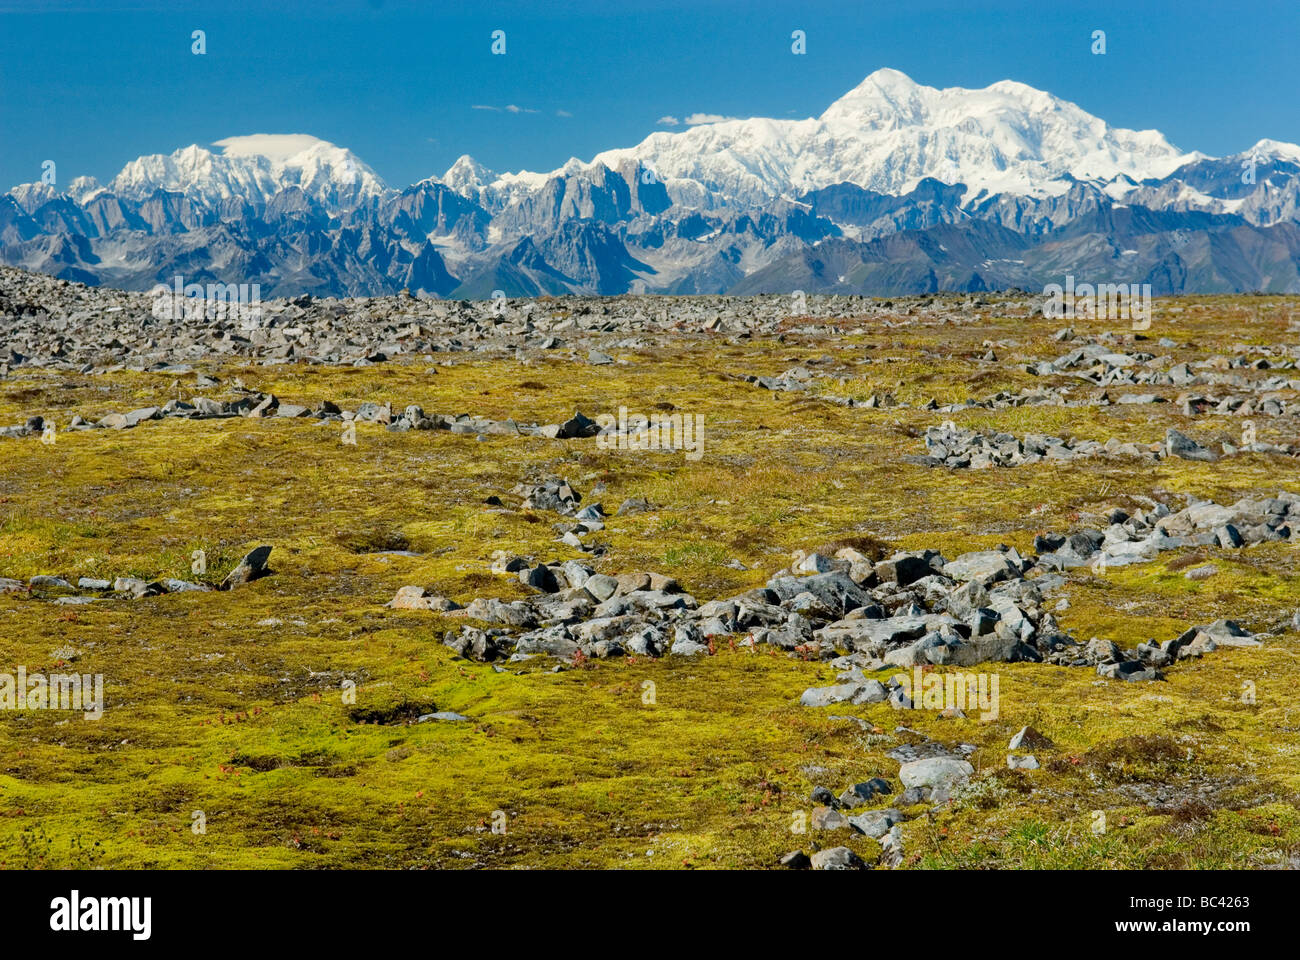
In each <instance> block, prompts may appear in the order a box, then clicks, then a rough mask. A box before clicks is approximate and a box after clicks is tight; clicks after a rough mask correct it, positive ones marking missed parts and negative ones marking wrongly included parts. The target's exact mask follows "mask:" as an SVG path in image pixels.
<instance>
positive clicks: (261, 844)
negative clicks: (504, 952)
mask: <svg viewBox="0 0 1300 960" xmlns="http://www.w3.org/2000/svg"><path fill="white" fill-rule="evenodd" d="M262 306H263V311H262V315H261V316H260V317H259V318H256V319H250V318H242V317H232V318H229V319H218V318H211V319H210V318H207V317H200V316H195V317H191V318H190V319H182V320H167V319H159V318H157V317H155V316H154V315H153V312H152V310H151V303H150V301H149V299H148V298H147V297H146V296H145V295H143V294H134V293H124V292H120V291H114V290H106V289H94V288H87V287H82V286H79V285H75V284H65V283H62V282H59V281H55V280H52V279H50V278H47V277H43V276H39V275H34V274H27V273H23V272H21V271H17V270H11V269H8V268H0V465H2V470H0V635H3V636H4V637H5V638H6V643H5V646H6V648H7V650H8V651H10V652H9V654H8V658H7V659H8V660H10V661H13V662H11V663H9V664H7V665H2V666H0V672H2V671H5V670H14V669H15V668H16V667H17V666H18V665H20V664H21V665H23V666H25V668H26V670H27V672H28V673H35V672H39V671H45V672H58V671H59V670H62V669H75V670H76V671H77V672H79V673H88V674H102V675H103V676H104V686H105V691H106V705H105V710H104V715H103V717H102V718H101V719H98V720H87V719H82V717H81V715H80V714H75V715H71V714H68V713H66V712H65V713H59V712H53V711H49V712H42V711H6V712H0V742H3V750H0V757H3V764H2V765H0V794H3V797H4V802H3V803H0V861H3V862H4V863H5V865H8V866H80V865H86V864H88V863H95V864H103V865H108V866H181V865H187V866H225V865H232V866H342V865H353V866H402V867H408V866H410V867H419V866H473V865H491V866H507V865H529V866H611V865H651V866H672V867H708V866H744V867H778V866H784V867H794V868H803V867H812V868H818V869H840V868H862V867H868V866H876V867H879V868H907V867H952V866H973V867H1005V868H1016V867H1045V866H1050V867H1111V866H1135V867H1204V866H1228V867H1268V866H1281V867H1287V866H1294V865H1295V864H1296V863H1297V861H1298V860H1300V804H1298V803H1297V799H1296V798H1297V788H1300V753H1298V752H1297V750H1296V748H1295V733H1296V730H1297V729H1298V727H1297V724H1298V723H1300V720H1297V719H1295V718H1293V717H1292V706H1291V703H1290V691H1291V690H1292V689H1293V688H1294V687H1295V685H1296V681H1297V680H1298V679H1300V664H1297V659H1296V652H1297V631H1298V630H1300V597H1298V596H1297V590H1296V587H1297V582H1298V579H1297V577H1296V575H1295V574H1294V570H1295V562H1296V556H1297V550H1300V476H1297V470H1296V466H1297V465H1296V459H1295V455H1296V452H1297V444H1298V443H1300V441H1298V440H1297V431H1296V420H1297V418H1296V416H1295V415H1294V414H1293V413H1292V412H1291V411H1292V410H1296V409H1300V407H1297V405H1296V404H1297V397H1298V396H1300V371H1298V370H1297V369H1296V364H1297V360H1298V359H1300V333H1297V331H1296V330H1294V329H1292V322H1291V311H1292V309H1293V308H1294V306H1295V304H1294V303H1293V302H1292V301H1289V300H1287V299H1286V298H1280V297H1206V298H1180V299H1176V300H1162V301H1159V302H1157V304H1156V311H1155V318H1154V320H1153V322H1152V325H1151V328H1150V329H1148V330H1142V331H1134V330H1131V329H1126V328H1124V327H1123V326H1120V325H1116V324H1109V325H1108V324H1107V323H1106V322H1105V321H1102V320H1098V321H1086V322H1085V321H1076V322H1075V325H1074V326H1073V327H1069V328H1061V327H1060V322H1059V321H1056V322H1053V321H1050V320H1048V319H1046V318H1044V317H1043V316H1042V313H1041V298H1038V297H1035V296H1031V295H1027V294H1018V295H1017V294H1011V295H992V294H990V295H984V296H980V295H976V296H967V295H963V296H960V297H958V296H933V297H921V298H906V299H898V300H892V301H890V300H876V299H866V298H856V297H808V298H806V300H805V301H803V302H802V303H800V312H799V313H798V314H797V315H795V314H792V312H791V311H792V310H793V308H794V306H795V302H794V301H793V300H792V298H790V297H779V296H772V297H756V298H735V297H698V298H672V297H636V296H628V297H619V298H609V299H597V298H541V299H537V300H531V301H518V300H516V301H504V302H492V301H487V302H442V301H434V300H424V299H417V298H412V297H405V296H402V297H389V298H376V299H371V300H362V299H351V300H321V299H313V298H310V297H302V298H298V299H296V300H292V301H272V302H268V303H266V304H263V305H262ZM620 408H623V409H624V410H625V411H631V412H632V414H635V415H642V416H644V417H645V418H647V419H654V418H664V419H666V418H670V417H678V418H695V417H698V418H702V419H701V420H700V422H701V423H702V424H703V426H702V430H701V433H700V436H699V439H700V441H701V442H700V444H699V450H698V451H697V452H698V453H699V454H700V455H699V456H698V458H694V457H692V456H688V455H687V453H686V452H685V451H684V450H683V449H680V448H678V449H672V448H671V446H672V445H671V444H668V443H664V444H659V443H657V442H655V443H646V442H641V443H639V444H638V443H630V444H622V445H620V444H614V443H607V442H604V441H605V440H606V439H607V436H606V435H604V434H602V432H601V431H602V429H603V427H602V424H605V425H607V424H608V423H609V422H611V421H612V420H613V419H615V418H617V417H618V415H619V413H620ZM605 418H609V419H605ZM655 435H656V434H655V430H654V429H653V428H652V429H651V430H650V431H649V433H647V432H646V431H645V424H644V422H643V423H642V424H641V427H640V429H639V430H638V429H635V428H634V431H633V436H634V437H639V438H641V440H642V441H645V438H646V437H647V436H651V437H652V438H653V437H654V436H655ZM638 447H640V448H639V449H638ZM977 680H978V683H977ZM967 681H969V682H970V684H971V687H970V690H971V691H972V696H971V697H969V698H967V699H966V700H965V701H963V702H960V703H954V702H953V700H952V694H953V690H954V685H955V686H956V687H957V688H958V689H960V688H961V685H962V684H964V683H966V682H967ZM918 684H919V686H918ZM945 684H946V689H947V693H946V695H945V694H944V688H945ZM979 684H982V686H979ZM977 686H978V688H979V690H981V691H982V693H981V695H980V696H979V697H976V696H974V691H975V689H976V687H977ZM936 691H938V693H937V694H936ZM989 696H992V697H993V700H991V701H990V700H989V699H988V697H989ZM200 814H201V816H200ZM200 821H201V822H202V824H203V829H201V830H199V829H197V828H196V827H195V824H196V823H199V822H200Z"/></svg>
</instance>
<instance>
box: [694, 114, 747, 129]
mask: <svg viewBox="0 0 1300 960" xmlns="http://www.w3.org/2000/svg"><path fill="white" fill-rule="evenodd" d="M735 119H736V118H735V117H724V116H723V115H722V114H720V113H692V114H691V115H690V116H688V117H687V118H686V121H685V122H686V125H687V126H688V127H693V126H696V125H698V124H701V123H722V122H724V121H726V120H735Z"/></svg>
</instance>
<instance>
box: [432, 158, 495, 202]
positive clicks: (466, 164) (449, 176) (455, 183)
mask: <svg viewBox="0 0 1300 960" xmlns="http://www.w3.org/2000/svg"><path fill="white" fill-rule="evenodd" d="M495 179H496V174H495V173H493V172H492V171H491V170H489V169H488V168H487V167H485V166H483V164H481V163H479V162H478V161H477V160H475V159H474V158H473V157H471V156H470V155H469V154H468V153H463V154H461V155H460V157H459V158H458V159H457V160H456V162H455V163H453V164H452V165H451V166H450V167H448V168H447V172H446V173H444V174H443V175H442V182H443V183H445V184H446V185H447V186H448V187H450V188H451V190H452V192H453V193H458V194H460V195H461V196H462V197H467V198H470V199H477V198H478V194H479V191H480V190H482V189H483V187H484V186H485V185H487V184H489V183H491V182H492V181H493V180H495Z"/></svg>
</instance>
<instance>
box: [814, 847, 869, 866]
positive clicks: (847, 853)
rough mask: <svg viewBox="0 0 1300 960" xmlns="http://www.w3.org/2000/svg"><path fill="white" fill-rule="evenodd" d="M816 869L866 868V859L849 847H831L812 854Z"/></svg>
mask: <svg viewBox="0 0 1300 960" xmlns="http://www.w3.org/2000/svg"><path fill="white" fill-rule="evenodd" d="M811 863H812V868H813V869H814V870H865V869H866V867H867V864H866V861H864V860H863V859H862V858H861V857H859V856H858V855H857V854H856V853H854V852H853V851H852V850H850V849H849V848H848V847H831V848H830V849H829V850H819V851H818V852H817V853H814V854H813V855H812V860H811Z"/></svg>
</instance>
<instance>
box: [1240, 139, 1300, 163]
mask: <svg viewBox="0 0 1300 960" xmlns="http://www.w3.org/2000/svg"><path fill="white" fill-rule="evenodd" d="M1240 156H1244V157H1257V158H1260V159H1263V158H1270V159H1277V160H1289V161H1291V162H1292V163H1300V146H1297V145H1296V144H1294V143H1283V142H1282V141H1280V140H1268V139H1264V140H1261V141H1259V143H1257V144H1255V145H1254V146H1253V147H1251V148H1250V149H1248V150H1243V151H1242V152H1241V154H1240Z"/></svg>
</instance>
